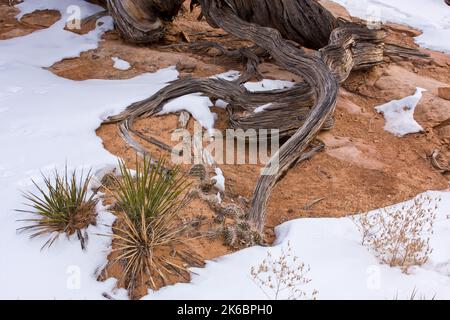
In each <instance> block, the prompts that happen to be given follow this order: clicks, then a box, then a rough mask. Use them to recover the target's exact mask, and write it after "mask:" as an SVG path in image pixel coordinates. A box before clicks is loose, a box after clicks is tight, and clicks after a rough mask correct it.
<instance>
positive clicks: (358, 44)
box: [108, 0, 383, 232]
mask: <svg viewBox="0 0 450 320" xmlns="http://www.w3.org/2000/svg"><path fill="white" fill-rule="evenodd" d="M242 1H244V0H209V1H207V0H199V1H198V2H199V3H200V5H201V7H202V13H203V15H204V16H205V17H206V19H207V20H208V21H209V22H210V23H211V24H212V25H214V26H217V27H220V28H222V29H223V30H225V31H226V32H228V33H230V34H232V35H234V36H236V37H239V38H241V39H245V40H250V41H252V42H253V43H255V44H256V45H257V46H259V47H261V48H262V49H264V50H266V51H267V52H268V53H269V54H270V55H271V56H272V58H273V59H274V60H275V61H276V63H277V64H278V65H279V66H281V67H283V68H285V69H287V70H289V71H291V72H292V73H295V74H297V75H299V76H301V77H302V79H303V80H304V81H303V82H301V83H298V84H296V85H295V86H294V87H292V88H290V89H284V90H275V91H269V92H249V91H247V90H246V89H245V88H244V87H243V86H240V85H239V84H237V83H233V82H228V81H225V80H221V79H182V80H177V81H174V82H172V83H171V84H169V85H168V86H167V87H165V88H163V89H161V90H160V91H159V92H157V93H156V94H155V95H153V96H152V97H150V98H148V99H146V100H143V101H140V102H137V103H134V104H132V105H131V106H130V107H128V108H127V109H126V110H125V111H124V112H122V113H121V114H119V115H117V116H114V117H111V118H110V119H109V120H108V122H121V128H122V133H123V134H124V138H125V140H126V141H127V142H128V143H130V144H131V145H132V146H133V147H135V148H136V144H137V142H136V141H135V140H134V139H133V137H132V135H131V134H132V133H133V132H134V133H136V132H135V131H134V130H133V122H134V120H135V119H136V118H139V117H148V116H152V115H155V114H156V113H158V112H159V111H161V109H162V107H163V106H164V104H165V103H167V102H168V101H170V100H172V99H174V98H177V97H180V96H182V95H185V94H189V93H194V92H201V93H203V94H205V95H207V96H209V97H211V98H217V99H222V100H224V101H226V102H228V103H229V107H228V113H229V117H230V123H231V126H232V127H234V128H243V129H246V128H254V129H260V128H265V129H280V134H281V136H282V137H283V136H284V137H290V138H289V139H288V140H287V142H286V143H285V144H283V145H282V147H281V148H280V150H279V151H278V152H277V154H276V155H275V156H274V157H273V158H272V159H271V160H270V162H269V164H268V165H267V172H268V173H271V174H269V175H263V176H261V177H260V178H259V180H258V183H257V185H256V187H255V190H254V193H253V199H252V207H251V209H250V212H249V214H248V220H249V222H250V223H251V224H252V225H253V226H254V227H255V228H256V229H257V230H259V231H260V232H262V231H263V228H264V224H265V217H266V207H267V202H268V199H269V196H270V193H271V191H272V189H273V188H274V187H275V185H276V183H277V182H278V181H279V179H280V178H281V177H282V176H283V175H284V174H285V173H286V172H287V171H288V170H289V168H291V167H292V166H293V165H295V164H296V163H298V161H300V160H302V159H305V158H306V157H305V153H307V154H308V152H310V151H308V150H307V149H308V147H309V145H310V144H311V142H312V141H313V140H314V139H315V137H316V135H317V134H318V132H319V131H320V130H321V129H324V128H329V127H331V125H332V120H331V119H332V115H333V112H334V109H335V104H336V99H337V93H338V89H339V83H340V82H342V81H344V80H345V79H346V78H347V77H348V76H349V74H350V72H351V71H352V70H353V69H358V68H367V67H370V66H373V65H376V64H379V63H381V62H382V61H383V42H382V39H383V33H382V32H380V31H372V30H368V29H366V28H364V27H361V26H357V25H353V24H345V25H342V24H341V26H340V27H337V28H335V26H337V25H338V23H337V21H335V20H334V18H333V17H332V16H331V15H330V14H329V13H328V11H326V10H325V9H324V8H323V7H321V6H320V5H319V4H318V3H317V2H315V1H312V0H304V1H297V0H283V1H281V0H279V1H273V0H271V1H273V3H276V4H277V5H281V4H283V5H289V4H290V5H292V6H294V7H295V8H297V10H300V11H302V10H303V11H304V12H303V11H302V12H303V13H302V14H299V15H298V19H304V20H302V21H303V24H302V25H303V26H304V28H303V31H298V33H299V35H298V39H299V40H298V41H299V43H301V44H302V45H308V43H309V42H311V45H310V47H313V48H314V47H317V46H319V45H320V44H322V43H323V40H321V37H319V36H318V37H317V38H314V37H313V33H314V28H318V27H317V25H318V24H319V25H320V21H322V23H323V25H324V26H326V27H325V28H324V29H325V30H327V29H330V31H329V33H328V38H329V42H328V45H327V46H325V47H323V48H322V49H320V50H319V51H318V52H315V53H312V54H307V53H305V52H304V51H303V50H301V49H299V48H297V47H296V46H295V45H294V44H293V43H292V41H290V40H287V39H285V38H283V36H282V35H284V33H285V32H286V30H284V32H282V33H280V31H278V30H276V29H273V28H270V27H267V26H262V25H264V24H262V23H261V24H255V23H252V22H248V21H245V20H244V19H243V13H242V12H238V11H237V8H240V5H242V3H241V2H242ZM265 1H267V0H254V1H251V2H252V3H253V2H255V3H257V4H258V5H261V4H262V3H263V2H264V3H265ZM311 8H312V9H311ZM308 10H309V11H308ZM307 12H315V13H316V14H315V15H314V17H311V16H310V15H308V14H307ZM292 14H293V13H292V12H291V15H292ZM305 16H306V17H305ZM244 18H245V17H244ZM311 19H312V20H313V21H311ZM248 20H251V19H248ZM277 24H278V23H276V24H273V23H272V24H270V23H267V24H266V25H268V26H272V27H277V26H276V25H277ZM331 27H333V28H331ZM277 28H281V27H277ZM331 30H332V31H331ZM317 32H318V33H321V32H324V30H323V29H321V30H320V31H319V30H318V31H317ZM312 38H314V40H312ZM268 103H272V104H271V106H270V107H269V108H267V109H265V110H264V111H262V112H258V113H254V112H253V111H254V109H255V108H257V107H258V106H261V105H263V104H268ZM130 133H131V134H130ZM137 148H139V147H137ZM313 149H315V148H313Z"/></svg>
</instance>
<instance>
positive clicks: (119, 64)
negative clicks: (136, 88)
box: [112, 57, 131, 70]
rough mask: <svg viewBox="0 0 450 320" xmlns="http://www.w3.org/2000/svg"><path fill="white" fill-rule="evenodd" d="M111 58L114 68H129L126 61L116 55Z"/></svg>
mask: <svg viewBox="0 0 450 320" xmlns="http://www.w3.org/2000/svg"><path fill="white" fill-rule="evenodd" d="M112 60H113V61H114V68H116V69H117V70H129V69H130V68H131V65H130V63H129V62H128V61H125V60H122V59H120V58H118V57H112Z"/></svg>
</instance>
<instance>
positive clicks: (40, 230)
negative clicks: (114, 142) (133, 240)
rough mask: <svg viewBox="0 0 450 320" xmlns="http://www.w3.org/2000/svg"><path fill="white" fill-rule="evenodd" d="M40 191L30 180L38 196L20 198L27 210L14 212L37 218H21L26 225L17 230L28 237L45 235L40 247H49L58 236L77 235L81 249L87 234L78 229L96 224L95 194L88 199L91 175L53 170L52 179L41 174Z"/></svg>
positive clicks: (27, 195) (28, 194) (84, 244)
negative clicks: (45, 240)
mask: <svg viewBox="0 0 450 320" xmlns="http://www.w3.org/2000/svg"><path fill="white" fill-rule="evenodd" d="M42 177H43V180H44V185H45V187H44V188H41V187H39V185H38V184H37V183H36V182H35V181H34V180H32V182H33V184H34V186H35V187H36V188H37V189H38V193H31V192H26V193H24V197H25V199H26V200H28V203H26V205H27V206H28V207H30V208H32V209H31V210H17V211H19V212H25V213H31V214H33V215H36V216H38V217H37V218H32V219H22V220H19V221H22V222H26V223H28V225H26V226H24V227H21V228H19V229H18V231H30V232H32V234H31V236H30V238H35V237H38V236H41V235H46V234H49V235H50V238H49V239H48V240H47V242H45V243H44V245H43V246H42V248H45V247H50V246H51V245H52V244H53V243H54V242H55V241H56V240H57V239H58V237H59V235H60V234H61V233H65V234H66V235H67V237H69V236H71V235H73V234H75V233H76V234H77V236H78V239H79V240H80V243H81V248H82V249H85V246H86V242H87V238H88V237H87V233H86V232H85V233H84V234H83V232H82V230H83V229H85V228H87V227H88V226H89V225H90V224H95V222H96V212H95V206H96V204H97V201H98V200H97V199H95V194H94V193H93V194H91V195H90V196H89V183H90V181H91V179H92V175H91V172H90V171H89V172H88V173H87V175H84V173H83V172H81V174H80V175H77V172H76V171H73V172H72V174H69V173H68V170H67V167H66V169H65V171H64V174H63V175H61V174H60V173H59V172H58V171H57V170H55V174H54V177H53V179H51V178H49V177H47V176H45V175H44V174H42Z"/></svg>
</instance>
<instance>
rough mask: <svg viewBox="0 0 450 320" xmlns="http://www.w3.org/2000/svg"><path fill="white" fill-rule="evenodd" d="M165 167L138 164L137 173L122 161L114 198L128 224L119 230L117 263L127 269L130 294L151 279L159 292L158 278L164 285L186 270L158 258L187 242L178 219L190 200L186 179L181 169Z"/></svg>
mask: <svg viewBox="0 0 450 320" xmlns="http://www.w3.org/2000/svg"><path fill="white" fill-rule="evenodd" d="M165 166H166V161H165V160H164V159H160V160H159V161H158V162H156V163H152V161H151V160H150V159H148V158H144V160H143V163H142V164H140V163H139V161H138V160H137V159H136V167H135V172H133V171H131V170H129V169H127V168H126V166H125V163H124V162H123V161H122V160H119V168H120V173H121V176H120V177H117V178H116V183H115V184H116V185H115V188H114V191H113V194H114V197H115V199H116V202H117V203H116V208H118V210H119V211H120V212H121V215H120V217H122V219H119V222H118V223H117V225H116V226H114V227H113V231H114V233H113V235H112V237H113V240H114V249H113V259H112V260H111V263H113V264H115V263H119V264H121V265H122V266H123V268H124V269H123V273H122V274H123V278H122V279H121V280H122V281H124V283H125V284H126V286H127V288H128V289H129V290H130V291H132V290H133V289H134V288H135V287H136V285H137V284H138V283H139V281H143V280H144V279H146V278H147V279H149V282H150V284H151V287H152V288H153V289H156V287H157V285H156V279H155V277H158V278H159V279H163V281H164V279H165V278H166V276H165V275H167V274H173V273H178V274H179V273H182V272H185V271H186V269H185V267H184V266H182V265H179V263H177V262H176V260H177V259H171V258H174V257H171V258H165V257H163V256H158V255H157V254H155V250H157V249H164V248H167V247H170V246H172V245H174V244H176V243H179V242H181V241H182V239H183V231H185V229H186V227H187V224H184V223H183V222H182V221H181V220H180V219H179V218H178V213H179V210H180V208H181V207H183V206H184V205H186V203H187V201H188V198H187V196H186V195H185V191H186V188H187V187H188V186H189V184H188V182H187V178H186V175H185V174H183V173H181V171H180V168H179V167H175V168H173V169H170V170H169V169H165Z"/></svg>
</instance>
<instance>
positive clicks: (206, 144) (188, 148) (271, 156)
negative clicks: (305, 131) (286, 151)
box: [171, 123, 280, 175]
mask: <svg viewBox="0 0 450 320" xmlns="http://www.w3.org/2000/svg"><path fill="white" fill-rule="evenodd" d="M171 139H172V141H173V142H176V143H177V145H176V146H175V147H174V148H173V150H172V162H173V163H175V164H202V163H204V164H209V165H213V164H216V165H221V164H228V165H230V164H238V165H240V164H251V165H264V166H265V167H264V168H263V169H261V174H262V175H274V174H276V173H277V172H278V169H279V147H280V131H279V130H278V129H258V130H257V129H248V130H242V129H226V130H224V131H221V130H217V129H211V130H206V131H204V130H203V128H202V127H201V126H200V125H199V124H198V123H196V124H195V125H194V132H193V134H192V133H191V132H190V131H189V130H187V129H177V130H175V131H174V132H173V133H172V137H171Z"/></svg>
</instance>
